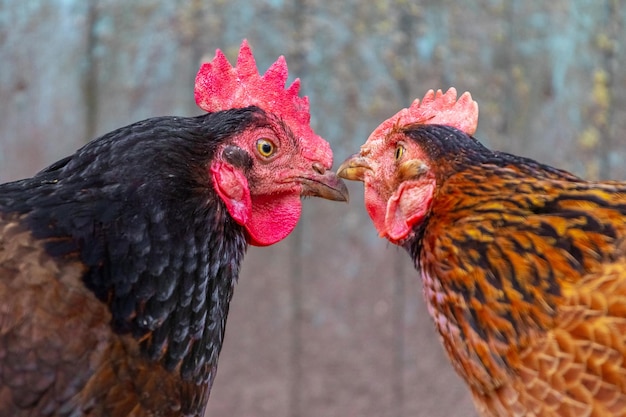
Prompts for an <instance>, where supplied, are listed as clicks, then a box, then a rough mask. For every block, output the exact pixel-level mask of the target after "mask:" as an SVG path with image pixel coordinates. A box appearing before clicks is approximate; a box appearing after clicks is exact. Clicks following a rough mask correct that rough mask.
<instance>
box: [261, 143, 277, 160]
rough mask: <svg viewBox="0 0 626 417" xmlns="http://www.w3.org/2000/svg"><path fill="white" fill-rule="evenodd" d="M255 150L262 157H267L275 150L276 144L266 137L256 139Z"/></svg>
mask: <svg viewBox="0 0 626 417" xmlns="http://www.w3.org/2000/svg"><path fill="white" fill-rule="evenodd" d="M256 150H257V151H258V152H259V155H261V156H262V157H264V158H269V157H270V156H272V155H273V154H274V152H276V146H275V145H274V144H273V143H272V141H270V140H269V139H266V138H261V139H259V140H257V141H256Z"/></svg>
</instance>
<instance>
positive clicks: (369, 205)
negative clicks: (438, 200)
mask: <svg viewBox="0 0 626 417" xmlns="http://www.w3.org/2000/svg"><path fill="white" fill-rule="evenodd" d="M429 123H430V124H442V125H449V126H453V127H455V128H457V129H459V130H462V131H464V132H465V133H467V134H468V135H472V134H473V133H474V132H475V131H476V127H477V125H478V104H477V103H476V102H475V101H474V100H472V96H471V95H470V94H469V93H463V94H462V95H461V96H460V97H459V98H458V100H457V94H456V90H455V89H454V88H450V89H449V90H448V91H447V92H445V93H443V92H442V91H441V90H438V91H436V92H435V91H433V90H430V91H428V92H427V93H426V95H424V98H423V99H422V100H421V101H420V100H419V99H417V100H415V101H414V102H413V104H411V106H410V107H408V108H406V109H402V110H400V111H399V112H398V113H396V114H395V115H393V116H392V117H390V118H389V119H387V120H385V121H384V122H382V123H381V124H380V125H379V126H378V127H377V128H376V129H375V130H374V132H372V134H371V135H370V137H369V138H368V139H367V142H365V144H364V145H363V146H362V147H361V152H359V153H358V154H355V155H352V156H351V157H350V158H348V159H347V160H346V161H345V162H344V163H343V164H341V166H340V167H339V169H338V170H337V172H338V175H339V176H340V177H343V178H346V179H349V180H356V181H363V182H364V184H365V208H366V209H367V212H368V213H369V215H370V217H371V218H372V221H373V222H374V226H375V227H376V229H377V230H378V233H379V234H380V236H381V237H385V238H387V239H389V240H390V241H391V242H393V243H401V242H402V241H403V240H404V239H406V238H408V237H410V235H411V232H412V230H413V227H414V226H415V225H417V224H419V222H421V221H422V220H423V219H424V217H425V216H426V214H427V213H428V211H429V209H430V205H431V204H432V200H433V197H434V194H435V185H436V181H435V175H434V172H433V170H432V168H433V167H432V166H431V165H430V164H431V163H432V162H431V161H430V160H429V158H428V157H427V156H426V154H425V152H424V151H423V149H421V148H420V147H419V146H418V144H417V143H416V142H414V141H412V140H411V139H409V138H407V137H406V136H405V135H404V134H403V133H402V130H401V128H402V127H404V126H410V125H415V124H429Z"/></svg>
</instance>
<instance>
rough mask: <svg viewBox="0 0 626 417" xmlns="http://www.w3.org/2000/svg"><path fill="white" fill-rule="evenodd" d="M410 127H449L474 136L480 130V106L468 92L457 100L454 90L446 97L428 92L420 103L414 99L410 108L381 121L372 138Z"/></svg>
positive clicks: (450, 90)
mask: <svg viewBox="0 0 626 417" xmlns="http://www.w3.org/2000/svg"><path fill="white" fill-rule="evenodd" d="M410 124H440V125H448V126H452V127H455V128H457V129H459V130H462V131H463V132H465V133H467V134H468V135H473V134H474V133H475V132H476V128H477V127H478V103H476V102H475V101H474V100H472V95H471V94H470V93H468V92H465V93H463V95H461V97H459V99H458V100H457V99H456V89H455V88H454V87H452V88H450V89H449V90H448V91H446V93H445V94H444V93H443V92H442V91H441V90H437V92H436V93H435V92H434V91H433V90H429V91H428V92H427V93H426V94H425V95H424V98H423V99H422V101H421V103H420V100H419V99H415V101H414V102H413V103H412V104H411V107H409V108H407V109H402V110H400V111H399V112H398V113H396V114H395V115H393V116H391V117H390V118H389V119H387V120H385V121H384V122H382V123H381V124H380V125H379V126H378V127H377V128H376V130H375V131H374V132H373V133H372V136H374V135H376V136H377V137H378V136H379V135H381V134H383V135H384V134H386V133H387V132H388V131H390V130H391V129H393V128H394V127H396V126H406V125H410Z"/></svg>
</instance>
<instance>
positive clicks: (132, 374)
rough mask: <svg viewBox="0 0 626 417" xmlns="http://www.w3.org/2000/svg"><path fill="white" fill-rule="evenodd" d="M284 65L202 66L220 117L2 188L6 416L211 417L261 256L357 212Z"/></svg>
mask: <svg viewBox="0 0 626 417" xmlns="http://www.w3.org/2000/svg"><path fill="white" fill-rule="evenodd" d="M286 79H287V66H286V63H285V61H284V58H282V57H281V58H279V59H278V60H277V61H276V62H275V63H274V64H273V65H272V66H271V67H270V68H269V69H268V71H267V72H266V73H265V74H264V75H263V76H261V75H260V74H259V73H258V71H257V69H256V63H255V61H254V57H253V55H252V53H251V50H250V47H249V46H248V44H247V43H246V42H245V41H244V43H243V44H242V47H241V49H240V53H239V58H238V63H237V65H236V66H235V67H231V65H230V64H229V63H228V60H227V59H226V58H225V57H224V55H223V54H222V52H221V51H219V50H218V51H217V53H216V57H215V58H214V60H213V61H212V62H209V63H205V64H203V66H202V67H201V69H200V71H199V73H198V76H197V79H196V91H195V94H196V100H197V102H198V104H199V105H200V107H202V108H203V109H204V110H205V111H207V113H205V114H203V115H200V116H197V117H157V118H153V119H148V120H144V121H141V122H138V123H134V124H131V125H129V126H126V127H122V128H120V129H117V130H115V131H113V132H111V133H108V134H106V135H104V136H102V137H100V138H98V139H96V140H94V141H92V142H91V143H89V144H87V145H85V146H84V147H83V148H81V149H79V150H78V151H76V153H74V154H73V155H71V156H69V157H67V158H65V159H62V160H60V161H58V162H56V163H54V164H52V165H51V166H49V167H48V168H46V169H44V170H43V171H41V172H40V173H38V174H37V175H35V176H34V177H32V178H28V179H24V180H20V181H16V182H11V183H6V184H3V185H1V186H0V416H72V417H75V416H94V417H95V416H115V417H122V416H133V417H140V416H162V417H166V416H201V415H203V413H204V409H205V406H206V403H207V400H208V397H209V392H210V389H211V385H212V383H213V380H214V377H215V372H216V367H217V361H218V355H219V353H220V349H221V347H222V341H223V338H224V328H225V322H226V317H227V313H228V306H229V302H230V300H231V297H232V294H233V287H234V284H235V282H236V280H237V275H238V273H239V268H240V263H241V261H242V258H243V255H244V253H245V251H246V249H247V246H248V244H251V245H271V244H273V243H275V242H277V241H279V240H281V239H283V238H284V237H285V236H287V235H288V234H289V233H290V232H291V231H292V229H293V228H294V227H295V225H296V222H297V221H298V217H299V215H300V211H301V197H302V196H318V197H322V198H326V199H330V200H339V201H347V198H348V195H347V189H346V187H345V184H344V183H343V182H342V181H341V180H340V179H338V178H337V177H336V175H335V174H334V173H333V172H332V171H330V168H331V165H332V152H331V149H330V146H329V144H328V143H327V142H326V141H324V140H323V139H322V138H321V137H319V136H317V135H316V134H315V133H314V132H313V130H312V129H311V128H310V126H309V118H310V116H309V106H308V101H307V98H306V97H299V96H298V90H299V81H298V80H296V81H295V82H294V83H293V84H292V85H291V86H290V87H289V88H287V89H285V81H286Z"/></svg>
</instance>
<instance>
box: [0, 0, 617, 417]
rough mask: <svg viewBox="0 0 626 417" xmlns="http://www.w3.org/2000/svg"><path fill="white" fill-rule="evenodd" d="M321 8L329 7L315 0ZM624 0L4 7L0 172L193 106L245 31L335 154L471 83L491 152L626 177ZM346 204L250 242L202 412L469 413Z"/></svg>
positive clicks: (406, 274)
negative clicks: (202, 71) (298, 96)
mask: <svg viewBox="0 0 626 417" xmlns="http://www.w3.org/2000/svg"><path fill="white" fill-rule="evenodd" d="M327 3H328V4H327ZM621 6H623V3H622V2H621V1H620V0H552V1H550V2H544V1H538V0H531V1H528V0H466V1H464V2H455V1H450V0H425V1H407V0H396V1H391V0H380V1H379V0H376V1H358V0H344V1H338V2H332V3H331V2H322V1H315V0H299V1H291V2H290V1H282V0H260V1H256V2H248V1H243V0H228V1H219V0H214V1H200V0H189V1H178V2H173V1H155V0H137V1H134V2H128V1H126V0H102V1H83V0H48V1H34V0H0V182H6V181H10V180H15V179H19V178H23V177H26V176H31V175H33V174H34V173H36V172H37V171H39V170H40V169H42V168H44V167H45V166H47V165H48V164H50V163H52V162H54V161H55V160H57V159H59V158H61V157H63V156H65V155H68V154H70V153H72V152H73V151H74V150H75V149H76V148H78V147H80V146H81V145H83V144H84V143H85V142H86V141H88V140H90V139H93V138H95V137H97V136H99V135H101V134H103V133H106V132H108V131H110V130H113V129H115V128H117V127H121V126H124V125H126V124H129V123H132V122H135V121H138V120H141V119H144V118H147V117H152V116H162V115H183V116H191V115H196V114H199V113H200V110H199V109H198V108H197V107H196V106H195V102H194V97H193V87H194V77H195V74H196V71H197V69H198V67H199V63H200V62H201V60H203V59H211V58H212V57H213V55H214V53H215V49H216V48H220V49H222V50H223V51H224V52H225V53H226V55H227V56H228V57H229V58H230V60H231V62H234V59H235V57H236V55H237V51H238V49H239V45H240V44H241V41H242V39H243V38H247V39H248V40H249V42H250V44H251V46H252V48H253V50H254V53H255V56H256V59H257V64H258V66H259V68H260V70H261V72H263V71H265V69H267V67H268V66H269V65H270V64H271V63H272V62H274V61H275V60H276V58H277V57H278V56H279V55H285V57H286V59H287V63H288V65H289V68H290V74H291V79H292V80H293V79H294V78H295V77H296V76H297V77H300V78H301V79H302V81H303V84H302V91H303V94H305V95H308V96H309V98H310V102H311V113H312V125H313V128H314V129H315V130H316V132H317V133H318V134H320V135H321V136H323V137H325V138H327V139H328V140H329V142H330V143H331V145H332V147H333V149H334V151H335V158H336V165H337V164H338V163H339V162H340V161H341V160H343V159H344V158H345V157H347V156H348V155H349V154H351V153H353V152H355V151H357V150H358V147H359V146H360V145H361V144H362V143H363V142H364V141H365V139H366V138H367V136H368V134H369V133H370V132H371V131H372V130H373V129H374V128H375V127H376V126H377V125H378V124H379V123H380V122H381V121H382V120H384V119H386V118H387V117H389V116H391V115H392V114H394V113H395V112H396V111H398V110H399V109H400V108H402V107H407V106H408V105H409V104H410V103H411V101H412V100H413V99H414V98H417V97H422V96H423V95H424V93H425V92H426V91H427V90H428V89H431V88H434V89H437V88H441V89H444V90H445V89H447V88H449V87H450V86H454V87H456V88H457V90H459V93H461V92H463V91H466V90H468V91H470V92H471V93H472V96H473V97H474V98H475V99H476V100H477V101H478V103H479V105H480V123H479V129H478V132H477V134H476V137H477V138H479V139H480V140H481V141H482V142H483V143H484V144H486V145H487V146H489V147H491V148H494V149H498V150H503V151H508V152H512V153H516V154H520V155H524V156H528V157H532V158H535V159H538V160H539V161H541V162H544V163H548V164H551V165H555V166H558V167H560V168H565V169H568V170H571V171H572V172H574V173H576V174H578V175H581V176H584V177H587V178H590V179H598V178H612V179H622V180H625V179H626V69H624V68H626V55H625V51H624V44H625V42H626V8H624V7H621ZM349 186H350V191H351V195H352V201H351V202H350V205H349V206H347V205H342V204H336V203H330V202H327V201H322V200H319V199H309V200H307V202H306V204H305V208H304V212H303V216H302V220H301V222H300V223H299V226H298V227H297V228H296V231H295V232H294V233H293V234H292V235H291V236H290V237H289V238H287V239H286V240H285V241H283V242H281V243H279V244H277V245H275V246H272V247H269V248H255V247H251V248H250V249H249V251H248V255H247V257H246V259H245V261H244V266H243V272H242V275H241V277H240V281H239V283H238V285H237V289H236V291H235V296H234V300H233V303H232V306H231V313H230V317H229V320H228V325H227V330H226V341H225V344H224V347H223V351H222V355H221V358H220V365H219V372H218V374H217V379H216V383H215V385H214V388H213V391H212V394H211V399H210V401H209V407H208V411H207V415H209V416H214V417H226V416H232V417H264V416H268V417H269V416H272V417H309V416H346V417H350V416H360V417H405V416H474V415H475V412H474V411H473V406H472V404H471V399H470V398H469V395H468V392H467V389H466V388H465V387H464V386H463V385H462V384H461V382H460V380H459V379H458V378H457V377H456V375H455V374H454V372H453V370H452V368H451V366H450V365H449V363H448V361H447V359H446V358H445V356H444V353H443V349H442V348H441V346H440V345H439V340H438V337H437V335H436V334H435V331H434V327H433V325H432V323H431V320H430V317H429V316H428V313H427V310H426V307H425V305H424V303H423V301H422V294H421V282H420V279H419V275H418V273H417V272H416V271H415V270H414V269H413V265H412V264H411V262H410V260H409V257H408V256H407V255H406V254H405V253H403V252H402V251H401V250H399V249H397V248H395V247H392V246H391V245H389V244H387V243H386V242H385V241H383V240H382V239H379V238H378V237H377V235H376V232H375V230H374V228H373V226H372V225H371V223H370V220H369V218H368V217H367V215H366V213H365V210H364V208H363V190H362V185H360V184H349Z"/></svg>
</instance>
